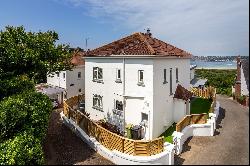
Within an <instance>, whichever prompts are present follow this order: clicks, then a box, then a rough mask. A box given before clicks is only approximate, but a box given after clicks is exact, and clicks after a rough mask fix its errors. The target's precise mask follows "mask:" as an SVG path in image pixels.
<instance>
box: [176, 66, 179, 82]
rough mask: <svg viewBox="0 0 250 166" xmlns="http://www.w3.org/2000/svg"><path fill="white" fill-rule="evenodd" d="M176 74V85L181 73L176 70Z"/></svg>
mask: <svg viewBox="0 0 250 166" xmlns="http://www.w3.org/2000/svg"><path fill="white" fill-rule="evenodd" d="M175 74H176V83H177V82H179V77H178V75H179V73H178V68H176V70H175Z"/></svg>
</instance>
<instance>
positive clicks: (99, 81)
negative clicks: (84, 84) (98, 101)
mask: <svg viewBox="0 0 250 166" xmlns="http://www.w3.org/2000/svg"><path fill="white" fill-rule="evenodd" d="M92 81H93V82H97V83H102V84H103V83H104V82H103V80H92Z"/></svg>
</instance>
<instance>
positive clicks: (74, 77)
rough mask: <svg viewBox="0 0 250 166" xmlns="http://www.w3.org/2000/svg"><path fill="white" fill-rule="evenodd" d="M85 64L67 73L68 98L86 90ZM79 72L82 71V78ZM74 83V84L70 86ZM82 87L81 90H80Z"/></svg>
mask: <svg viewBox="0 0 250 166" xmlns="http://www.w3.org/2000/svg"><path fill="white" fill-rule="evenodd" d="M84 70H85V66H76V67H75V68H74V69H72V71H70V70H67V73H66V78H67V81H66V87H67V88H66V91H67V98H70V97H73V96H76V95H78V94H80V93H84V90H85V81H84V80H85V71H84ZM78 72H81V78H78ZM71 84H74V85H73V86H70V85H71ZM79 89H81V92H79Z"/></svg>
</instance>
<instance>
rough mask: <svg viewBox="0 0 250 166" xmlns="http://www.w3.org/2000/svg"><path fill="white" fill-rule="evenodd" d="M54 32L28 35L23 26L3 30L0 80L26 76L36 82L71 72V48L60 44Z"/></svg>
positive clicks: (0, 41)
mask: <svg viewBox="0 0 250 166" xmlns="http://www.w3.org/2000/svg"><path fill="white" fill-rule="evenodd" d="M57 40H58V34H57V33H56V32H54V31H47V32H41V31H40V32H27V31H25V28H24V27H23V26H20V27H13V26H6V27H5V31H0V79H1V78H8V77H13V76H14V77H15V76H19V75H23V74H26V75H27V76H28V77H29V78H31V79H33V80H34V81H35V82H36V83H39V82H45V80H46V75H47V73H51V72H55V71H61V70H69V69H71V68H72V67H73V66H72V64H71V63H70V58H71V54H70V53H69V46H68V45H65V44H58V45H56V41H57Z"/></svg>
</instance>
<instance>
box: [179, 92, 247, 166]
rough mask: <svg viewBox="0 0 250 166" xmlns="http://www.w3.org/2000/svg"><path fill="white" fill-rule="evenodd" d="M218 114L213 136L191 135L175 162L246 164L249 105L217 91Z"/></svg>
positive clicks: (189, 163) (186, 163)
mask: <svg viewBox="0 0 250 166" xmlns="http://www.w3.org/2000/svg"><path fill="white" fill-rule="evenodd" d="M217 100H218V101H219V102H220V105H221V108H220V111H221V112H220V113H221V114H220V116H219V117H218V121H217V129H216V132H215V136H214V137H191V138H190V139H188V140H187V141H186V143H185V144H184V150H183V151H184V152H183V153H182V154H180V155H179V156H175V164H178V165H180V164H184V165H192V164H193V165H196V164H197V165H198V164H204V165H208V164H209V165H215V164H219V165H222V164H223V165H226V164H229V165H232V164H235V165H236V164H237V165H238V164H249V109H248V108H246V107H243V106H241V105H240V104H238V103H237V102H235V101H233V100H231V99H229V98H228V97H225V96H221V95H217Z"/></svg>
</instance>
